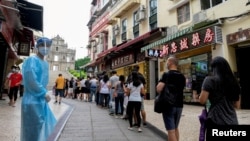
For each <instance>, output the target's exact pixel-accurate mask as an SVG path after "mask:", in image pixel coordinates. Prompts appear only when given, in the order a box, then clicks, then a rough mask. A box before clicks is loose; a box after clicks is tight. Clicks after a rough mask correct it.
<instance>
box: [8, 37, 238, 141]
mask: <svg viewBox="0 0 250 141" xmlns="http://www.w3.org/2000/svg"><path fill="white" fill-rule="evenodd" d="M50 45H51V40H49V39H47V38H41V39H39V40H38V42H37V46H36V48H37V49H38V53H37V55H36V56H32V57H30V58H28V59H27V60H26V61H25V62H24V64H23V70H22V73H20V68H19V67H16V66H12V68H11V69H12V71H11V72H10V73H9V74H8V76H7V79H6V83H7V85H8V96H9V105H10V106H13V107H15V102H16V100H17V93H18V90H20V86H21V85H23V86H24V89H25V91H24V95H23V94H22V91H21V90H20V97H21V96H23V99H22V105H21V107H22V108H21V111H22V113H21V118H22V123H21V140H22V141H24V140H46V138H48V136H49V135H50V134H51V132H52V131H53V129H54V127H55V124H56V122H57V121H56V119H55V117H54V115H53V113H52V112H51V110H50V108H49V106H48V104H47V103H48V102H49V101H50V97H49V96H48V95H47V94H46V93H47V90H46V86H47V84H48V77H49V76H48V64H47V62H46V61H44V56H45V55H46V54H47V53H48V51H49V49H50V48H49V47H50ZM37 64H39V65H38V66H37ZM166 66H167V69H168V71H167V72H166V73H164V74H163V75H162V77H161V79H160V80H159V82H158V84H157V86H156V91H157V93H158V94H161V92H162V90H163V89H164V87H165V86H167V85H174V86H175V87H176V90H177V91H175V92H176V95H177V100H176V101H175V103H174V104H173V105H171V106H169V107H166V109H165V110H164V111H163V112H162V118H163V121H164V125H165V128H166V130H167V134H168V139H167V140H168V141H180V137H179V128H178V126H179V123H180V120H181V115H182V110H183V89H184V87H185V83H186V80H185V76H184V75H183V74H182V73H181V72H180V71H178V60H177V59H176V58H175V57H174V56H170V57H169V58H168V59H167V63H166ZM37 67H38V69H37ZM211 69H212V73H211V74H210V75H208V76H207V77H206V78H205V80H204V82H203V84H202V87H201V93H200V96H199V102H200V103H201V104H206V103H207V102H208V101H209V102H210V104H211V105H210V107H206V108H207V109H208V116H207V121H206V123H209V124H208V127H207V128H212V127H214V126H217V125H238V124H239V123H238V119H237V114H236V111H235V108H239V97H240V86H239V83H238V81H237V80H236V78H235V77H234V75H233V72H232V70H231V68H230V66H229V63H228V62H227V60H226V59H224V58H223V57H215V58H213V60H212V62H211ZM41 74H42V75H41ZM41 77H44V79H41ZM41 80H43V81H41ZM145 84H146V81H145V78H144V77H143V75H142V74H140V73H139V66H137V65H135V66H134V68H133V70H132V72H131V74H130V75H129V76H128V78H127V80H125V76H124V75H117V72H116V71H115V70H113V71H112V72H111V77H109V75H108V74H107V72H106V71H104V72H103V73H102V74H101V75H98V76H87V77H86V78H77V79H75V78H73V77H72V78H71V79H70V80H69V79H67V78H64V77H63V76H62V74H59V75H58V78H57V79H56V80H55V86H54V93H55V101H54V103H55V104H57V103H58V104H61V102H62V98H72V99H77V100H80V101H86V102H93V101H94V102H95V103H96V105H97V106H98V107H100V108H102V109H109V114H110V115H114V117H115V118H122V119H128V121H129V122H128V130H134V127H135V128H136V129H137V131H138V132H142V128H141V126H142V125H143V126H146V125H147V123H146V113H145V110H144V97H145V86H146V85H145ZM41 97H43V98H42V99H41ZM126 98H127V102H126V100H125V99H126ZM94 102H93V103H94ZM37 103H39V104H37ZM34 104H35V106H34ZM41 106H42V107H46V108H45V109H43V111H42V112H41V108H40V107H41ZM37 113H44V114H46V115H47V116H46V119H43V120H42V119H40V118H41V116H40V115H39V114H37ZM30 115H32V118H30ZM40 120H42V121H44V122H43V123H40V122H39V123H38V121H40ZM34 125H39V126H43V125H46V127H44V128H43V129H40V128H37V126H34ZM30 132H34V134H32V136H30Z"/></svg>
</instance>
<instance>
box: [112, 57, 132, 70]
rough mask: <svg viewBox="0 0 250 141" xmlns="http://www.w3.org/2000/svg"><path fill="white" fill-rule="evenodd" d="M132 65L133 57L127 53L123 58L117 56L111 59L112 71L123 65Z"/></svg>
mask: <svg viewBox="0 0 250 141" xmlns="http://www.w3.org/2000/svg"><path fill="white" fill-rule="evenodd" d="M132 63H134V55H133V53H128V54H126V55H123V56H119V57H117V58H114V59H112V64H111V66H112V69H114V68H118V67H121V66H124V65H128V64H132Z"/></svg>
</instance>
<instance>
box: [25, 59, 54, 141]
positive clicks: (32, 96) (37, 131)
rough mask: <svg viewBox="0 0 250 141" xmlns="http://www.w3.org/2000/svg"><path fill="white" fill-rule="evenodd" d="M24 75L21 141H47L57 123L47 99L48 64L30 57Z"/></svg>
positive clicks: (26, 62)
mask: <svg viewBox="0 0 250 141" xmlns="http://www.w3.org/2000/svg"><path fill="white" fill-rule="evenodd" d="M22 75H23V85H24V95H23V98H22V104H21V141H46V140H47V139H48V137H49V136H50V134H51V133H52V132H53V130H54V128H55V125H56V122H57V121H56V118H55V116H54V114H53V113H52V111H51V109H50V107H49V105H48V103H47V101H46V99H45V95H46V93H47V89H46V87H47V84H48V79H49V72H48V63H47V62H46V61H44V60H42V59H40V58H39V57H38V56H36V55H34V56H30V57H29V58H27V59H26V60H25V61H24V63H23V66H22Z"/></svg>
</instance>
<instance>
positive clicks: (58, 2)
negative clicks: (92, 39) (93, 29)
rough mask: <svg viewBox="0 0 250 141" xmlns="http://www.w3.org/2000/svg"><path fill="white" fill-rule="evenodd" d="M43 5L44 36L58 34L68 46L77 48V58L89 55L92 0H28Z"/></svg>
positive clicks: (49, 36) (51, 36) (50, 36)
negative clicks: (89, 22) (87, 47)
mask: <svg viewBox="0 0 250 141" xmlns="http://www.w3.org/2000/svg"><path fill="white" fill-rule="evenodd" d="M28 1H29V2H31V3H34V4H38V5H40V6H43V8H44V13H43V30H44V36H45V37H48V38H53V37H55V36H57V35H59V36H60V37H62V38H63V39H64V40H65V43H67V44H68V48H71V49H76V59H80V58H84V57H86V56H87V55H88V53H87V49H86V45H87V44H88V35H89V30H88V27H87V23H88V21H89V19H90V14H89V13H90V7H91V1H92V0H28Z"/></svg>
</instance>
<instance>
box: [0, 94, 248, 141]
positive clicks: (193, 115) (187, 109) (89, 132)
mask: <svg viewBox="0 0 250 141" xmlns="http://www.w3.org/2000/svg"><path fill="white" fill-rule="evenodd" d="M3 98H5V99H6V100H0V107H1V110H0V111H1V112H0V124H1V128H0V141H19V138H20V104H21V99H20V98H19V99H18V100H17V103H16V107H11V106H9V105H8V98H7V97H6V96H5V97H3ZM144 102H145V110H146V114H147V122H148V127H147V128H142V130H143V132H142V133H138V132H137V131H136V130H134V131H129V130H128V129H127V127H128V125H129V124H128V121H125V120H122V119H116V118H114V116H109V115H108V110H107V109H101V108H99V107H97V106H96V105H95V104H94V103H88V102H83V101H79V100H72V99H63V102H62V104H61V105H58V104H53V98H52V101H51V102H50V103H49V105H50V107H51V109H52V111H53V112H54V114H55V116H56V118H57V120H58V124H57V126H56V129H55V132H54V133H53V134H52V136H51V137H50V141H52V140H57V141H72V140H74V141H85V140H86V141H91V140H93V141H94V140H95V141H118V140H119V141H122V140H124V141H132V140H137V141H140V140H142V141H153V140H154V141H157V140H158V141H163V140H164V139H163V138H166V136H167V134H166V130H165V127H164V124H163V120H162V116H161V114H157V113H155V112H154V111H153V104H154V100H144ZM201 109H202V106H193V105H184V109H183V114H182V118H181V121H180V125H179V129H180V141H196V140H198V134H199V127H200V123H199V120H198V115H199V114H200V112H201ZM237 115H238V119H239V123H240V124H250V110H237Z"/></svg>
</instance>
